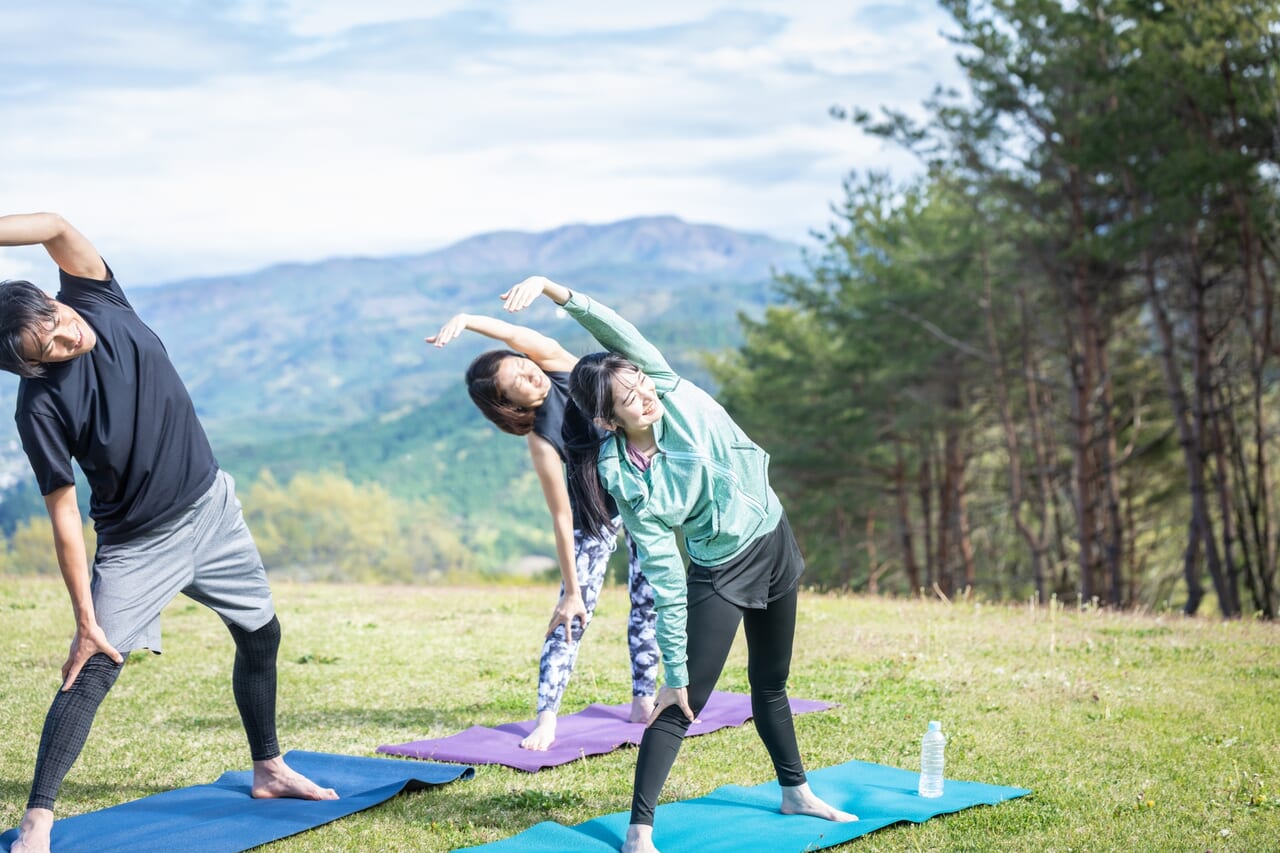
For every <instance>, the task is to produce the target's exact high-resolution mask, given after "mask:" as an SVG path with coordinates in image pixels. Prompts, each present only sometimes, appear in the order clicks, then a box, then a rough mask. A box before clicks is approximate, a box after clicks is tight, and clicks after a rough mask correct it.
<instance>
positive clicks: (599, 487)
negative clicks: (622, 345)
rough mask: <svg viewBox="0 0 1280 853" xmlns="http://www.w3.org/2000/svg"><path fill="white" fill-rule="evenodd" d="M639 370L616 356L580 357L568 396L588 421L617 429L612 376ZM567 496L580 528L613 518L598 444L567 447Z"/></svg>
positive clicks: (595, 527)
mask: <svg viewBox="0 0 1280 853" xmlns="http://www.w3.org/2000/svg"><path fill="white" fill-rule="evenodd" d="M639 369H640V368H638V367H636V365H635V364H634V363H633V362H631V361H630V360H629V359H627V358H624V357H622V356H620V355H618V354H616V353H611V352H596V353H592V354H591V355H586V356H583V357H582V358H580V359H578V363H577V364H576V365H574V368H573V372H572V373H570V374H569V396H570V397H571V398H573V403H574V405H575V406H577V407H578V409H579V410H580V411H581V412H582V414H583V416H585V417H586V418H587V419H588V420H591V421H593V422H596V421H603V422H605V423H611V424H614V425H615V426H617V420H616V419H615V418H614V416H613V406H614V399H613V377H614V376H616V375H617V374H619V373H635V372H637V371H638V370H639ZM566 450H567V452H568V455H569V494H570V496H571V497H572V498H573V499H574V500H575V501H576V502H577V506H578V513H579V515H580V516H581V518H582V524H583V527H584V529H587V530H599V529H600V528H602V527H606V526H609V525H610V524H611V522H612V521H613V519H612V518H611V517H610V512H609V499H608V493H607V492H605V489H604V484H603V483H601V482H600V473H599V471H598V470H597V468H596V463H597V462H598V461H599V458H600V443H599V442H591V443H590V445H585V444H584V445H580V446H569V447H567V448H566Z"/></svg>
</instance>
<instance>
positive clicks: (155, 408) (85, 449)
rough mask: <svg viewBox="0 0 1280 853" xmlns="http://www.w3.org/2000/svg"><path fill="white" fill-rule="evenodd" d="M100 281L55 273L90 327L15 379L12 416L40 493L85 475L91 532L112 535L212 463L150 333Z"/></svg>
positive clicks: (202, 477)
mask: <svg viewBox="0 0 1280 853" xmlns="http://www.w3.org/2000/svg"><path fill="white" fill-rule="evenodd" d="M107 273H108V275H110V276H111V278H110V279H109V280H108V281H95V280H93V279H87V278H79V277H77V276H73V275H68V274H67V273H66V272H63V273H62V274H61V281H62V290H61V291H60V292H59V293H58V301H59V302H62V303H63V304H65V305H68V306H70V307H72V308H74V309H75V310H76V311H78V312H79V313H80V315H81V316H82V317H84V319H85V320H86V321H88V323H89V325H90V326H91V327H92V328H93V331H94V332H95V333H96V334H97V336H98V341H97V344H96V345H95V346H94V347H93V349H91V350H89V351H88V352H87V353H85V354H83V355H80V356H77V357H75V358H73V359H71V360H70V361H64V362H57V363H54V364H46V365H45V366H44V369H45V375H44V376H43V377H42V378H40V379H23V380H22V381H21V382H20V383H19V385H18V406H17V411H16V413H15V414H14V419H15V420H16V421H17V424H18V434H19V435H20V436H21V437H22V448H23V450H25V451H26V453H27V458H28V459H29V460H30V462H31V468H32V470H33V471H34V472H35V475H36V481H37V483H38V484H39V486H40V492H41V494H44V495H48V494H49V493H51V492H53V491H55V490H57V489H59V488H61V487H63V486H67V485H71V484H73V483H75V475H74V473H73V471H72V469H71V460H72V459H73V458H74V459H75V460H76V461H77V462H78V463H79V464H80V469H81V470H82V471H84V475H85V479H87V480H88V481H89V487H90V490H91V496H90V500H89V514H90V515H91V516H92V517H93V521H94V528H95V529H96V530H97V532H98V539H99V541H101V542H104V543H110V542H120V541H123V540H127V539H128V538H129V537H130V536H133V535H136V534H138V533H142V532H144V531H146V530H147V529H148V528H150V527H153V526H155V525H157V524H161V523H163V522H165V521H167V520H169V519H170V518H172V517H173V516H175V515H177V514H178V513H179V512H181V511H182V510H183V509H185V508H186V507H188V506H190V505H191V504H192V503H193V502H195V500H196V499H197V498H199V497H200V496H201V495H202V494H204V492H205V491H207V490H208V488H209V486H210V485H212V484H213V478H214V475H215V474H217V471H218V463H217V461H216V460H215V459H214V457H213V450H212V449H211V448H210V447H209V440H208V439H207V438H206V437H205V434H204V428H203V427H202V426H201V425H200V421H199V419H198V418H197V417H196V412H195V407H194V406H193V405H192V403H191V397H190V395H189V394H188V393H187V389H186V386H185V385H183V383H182V379H181V378H180V377H179V376H178V372H177V371H176V370H175V369H174V367H173V364H172V362H170V361H169V354H168V353H167V352H166V351H165V348H164V344H163V343H161V342H160V338H158V337H157V336H156V334H155V332H153V331H151V329H149V328H147V326H146V325H145V324H144V323H143V322H142V320H140V319H139V318H138V315H137V314H136V313H134V310H133V306H131V305H130V304H129V301H128V300H127V299H125V295H124V291H122V290H121V289H120V285H119V284H117V283H116V280H115V276H114V274H112V273H111V271H110V269H108V270H107Z"/></svg>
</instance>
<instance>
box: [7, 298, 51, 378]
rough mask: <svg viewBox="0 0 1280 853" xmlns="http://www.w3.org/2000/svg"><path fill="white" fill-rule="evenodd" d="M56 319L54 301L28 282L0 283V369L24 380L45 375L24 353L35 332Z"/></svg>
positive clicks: (41, 368) (39, 364) (39, 365)
mask: <svg viewBox="0 0 1280 853" xmlns="http://www.w3.org/2000/svg"><path fill="white" fill-rule="evenodd" d="M56 318H57V309H56V308H54V306H53V300H52V299H50V298H49V295H48V294H47V293H45V292H44V291H43V290H41V289H40V288H38V287H36V286H35V285H34V284H32V283H31V282H29V281H22V280H21V279H11V280H9V281H3V282H0V370H7V371H9V372H10V373H16V374H18V375H19V376H21V377H23V378H24V379H39V378H40V377H41V376H44V365H43V364H41V363H39V362H38V361H31V360H30V359H28V358H27V357H26V356H25V355H23V352H22V350H23V348H24V347H25V346H26V345H27V342H28V340H29V339H30V338H31V337H32V336H33V335H35V334H36V331H37V330H38V329H40V328H42V327H44V326H47V325H49V324H50V323H52V322H53V321H54V320H55V319H56Z"/></svg>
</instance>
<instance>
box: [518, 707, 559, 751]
mask: <svg viewBox="0 0 1280 853" xmlns="http://www.w3.org/2000/svg"><path fill="white" fill-rule="evenodd" d="M555 739H556V712H555V711H541V712H539V714H538V716H537V719H536V720H535V721H534V726H533V731H531V732H529V734H528V736H527V737H526V738H525V739H524V740H522V741H520V748H521V749H532V750H534V751H536V752H544V751H545V750H546V749H547V747H549V746H551V744H552V743H554V742H555Z"/></svg>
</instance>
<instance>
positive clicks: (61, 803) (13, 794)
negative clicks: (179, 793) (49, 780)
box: [0, 779, 173, 831]
mask: <svg viewBox="0 0 1280 853" xmlns="http://www.w3.org/2000/svg"><path fill="white" fill-rule="evenodd" d="M172 790H173V788H172V786H156V785H138V784H133V785H111V784H104V783H98V782H94V783H84V782H70V781H69V782H64V783H63V784H62V788H61V789H60V790H59V791H58V812H57V813H58V816H59V817H70V816H71V815H72V814H80V813H82V812H85V811H93V810H94V809H95V808H105V806H94V807H92V808H77V809H76V810H75V811H74V812H68V811H67V807H68V806H72V807H74V804H76V803H98V802H110V803H113V804H114V803H123V802H126V801H128V800H137V799H141V798H142V797H149V796H151V795H152V794H159V793H162V792H164V791H172ZM30 792H31V780H30V779H23V780H22V781H14V780H12V779H0V797H3V798H4V800H5V801H6V802H17V803H26V801H27V794H29V793H30ZM24 808H25V806H24ZM0 831H3V830H0Z"/></svg>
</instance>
